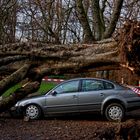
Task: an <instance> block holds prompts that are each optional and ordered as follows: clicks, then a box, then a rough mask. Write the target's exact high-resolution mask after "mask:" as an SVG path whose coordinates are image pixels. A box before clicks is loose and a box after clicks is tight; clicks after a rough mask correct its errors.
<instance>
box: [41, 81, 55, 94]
mask: <svg viewBox="0 0 140 140" xmlns="http://www.w3.org/2000/svg"><path fill="white" fill-rule="evenodd" d="M55 85H56V83H52V82H42V83H41V86H40V88H39V90H38V92H39V93H40V94H43V93H46V92H47V91H49V90H50V89H52V88H53V87H54V86H55Z"/></svg>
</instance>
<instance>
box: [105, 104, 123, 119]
mask: <svg viewBox="0 0 140 140" xmlns="http://www.w3.org/2000/svg"><path fill="white" fill-rule="evenodd" d="M124 114H125V111H124V107H123V106H122V105H121V104H118V103H112V104H110V105H108V106H107V107H106V109H105V116H106V118H107V119H108V120H109V121H121V120H122V119H123V117H124Z"/></svg>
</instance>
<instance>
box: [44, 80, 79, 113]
mask: <svg viewBox="0 0 140 140" xmlns="http://www.w3.org/2000/svg"><path fill="white" fill-rule="evenodd" d="M54 91H55V92H56V94H55V95H52V94H49V95H48V96H47V97H46V105H45V110H46V113H47V114H56V113H70V112H77V111H78V107H77V103H78V93H79V80H73V81H68V82H66V83H64V84H61V85H59V86H58V87H56V88H55V89H53V91H52V92H54Z"/></svg>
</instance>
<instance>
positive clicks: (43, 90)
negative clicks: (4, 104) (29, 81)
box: [2, 82, 56, 97]
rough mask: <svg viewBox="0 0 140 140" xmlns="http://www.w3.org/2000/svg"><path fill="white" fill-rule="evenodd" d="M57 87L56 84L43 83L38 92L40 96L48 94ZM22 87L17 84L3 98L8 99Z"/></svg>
mask: <svg viewBox="0 0 140 140" xmlns="http://www.w3.org/2000/svg"><path fill="white" fill-rule="evenodd" d="M55 85H56V83H51V82H50V83H49V82H48V83H47V82H42V83H41V85H40V88H39V90H38V91H37V92H39V94H43V93H46V92H47V91H49V90H50V89H51V88H53V87H54V86H55ZM20 87H21V85H20V84H17V85H15V86H13V87H11V88H10V89H8V90H7V91H6V92H5V93H4V94H3V95H2V96H3V97H8V96H9V95H10V94H12V93H13V92H14V91H16V90H17V89H18V88H20Z"/></svg>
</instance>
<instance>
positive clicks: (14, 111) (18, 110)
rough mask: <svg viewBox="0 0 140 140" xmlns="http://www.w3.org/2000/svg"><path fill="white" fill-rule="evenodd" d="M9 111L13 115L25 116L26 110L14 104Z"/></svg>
mask: <svg viewBox="0 0 140 140" xmlns="http://www.w3.org/2000/svg"><path fill="white" fill-rule="evenodd" d="M9 113H10V115H11V116H15V117H17V116H23V114H24V110H23V107H16V106H13V107H11V108H10V110H9Z"/></svg>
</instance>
